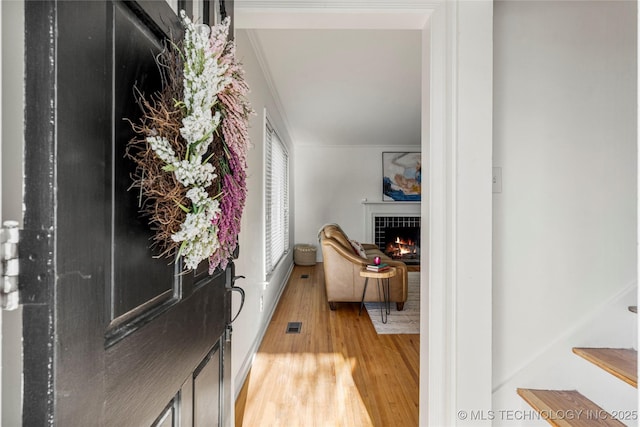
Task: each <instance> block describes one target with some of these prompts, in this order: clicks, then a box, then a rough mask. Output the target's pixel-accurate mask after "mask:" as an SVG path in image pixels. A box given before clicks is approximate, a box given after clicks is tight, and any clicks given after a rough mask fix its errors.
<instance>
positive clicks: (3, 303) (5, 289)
mask: <svg viewBox="0 0 640 427" xmlns="http://www.w3.org/2000/svg"><path fill="white" fill-rule="evenodd" d="M19 242H20V229H19V228H18V222H17V221H5V222H4V223H2V228H0V275H1V276H2V286H1V288H0V308H2V309H4V310H15V309H16V308H18V304H19V301H20V298H19V296H18V274H19V273H20V267H19V258H18V243H19Z"/></svg>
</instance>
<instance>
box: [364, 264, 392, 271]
mask: <svg viewBox="0 0 640 427" xmlns="http://www.w3.org/2000/svg"><path fill="white" fill-rule="evenodd" d="M388 269H389V265H388V264H385V263H382V264H379V265H376V264H367V270H369V271H377V272H380V271H386V270H388Z"/></svg>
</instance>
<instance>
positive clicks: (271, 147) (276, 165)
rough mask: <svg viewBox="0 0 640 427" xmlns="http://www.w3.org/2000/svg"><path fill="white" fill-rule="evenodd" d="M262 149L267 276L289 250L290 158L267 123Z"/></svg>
mask: <svg viewBox="0 0 640 427" xmlns="http://www.w3.org/2000/svg"><path fill="white" fill-rule="evenodd" d="M265 145H266V147H265V149H266V155H265V208H266V209H265V211H266V212H265V221H266V224H265V225H266V227H265V230H266V236H265V237H266V238H265V242H266V248H265V272H266V274H267V276H269V275H270V274H271V273H272V272H273V269H274V268H275V267H276V265H277V264H278V262H279V261H280V259H281V258H282V257H283V256H284V254H285V253H286V252H287V250H288V248H289V155H288V154H287V150H286V148H285V146H284V145H283V144H282V141H280V139H279V138H278V135H277V134H276V133H275V131H274V130H273V128H272V127H271V125H270V124H269V122H267V129H266V144H265Z"/></svg>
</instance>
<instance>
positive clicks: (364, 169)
mask: <svg viewBox="0 0 640 427" xmlns="http://www.w3.org/2000/svg"><path fill="white" fill-rule="evenodd" d="M362 142H363V141H354V142H353V145H349V146H323V147H319V146H313V145H304V144H303V145H300V146H296V157H295V169H294V177H295V182H296V190H295V191H296V193H295V195H296V207H295V209H296V216H295V235H296V243H309V244H314V245H316V246H317V245H318V237H317V236H318V230H319V229H320V227H322V226H323V225H324V224H327V223H337V224H339V225H340V226H341V227H342V229H343V230H344V231H345V233H347V234H348V235H349V237H350V238H352V239H355V240H357V241H361V242H362V241H365V240H367V236H366V235H365V232H364V221H365V207H364V205H363V203H362V201H363V200H364V199H367V200H368V201H370V202H375V201H378V202H380V201H382V152H383V151H420V150H421V147H420V145H413V146H412V145H406V146H388V147H381V146H367V145H363V144H362ZM369 243H372V242H369ZM320 252H321V251H320V248H319V247H318V252H317V257H318V260H320V259H321V253H320Z"/></svg>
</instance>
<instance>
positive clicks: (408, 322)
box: [364, 271, 420, 334]
mask: <svg viewBox="0 0 640 427" xmlns="http://www.w3.org/2000/svg"><path fill="white" fill-rule="evenodd" d="M408 288H409V289H408V290H409V294H408V297H407V301H406V302H405V303H404V310H402V311H398V310H397V309H396V304H395V303H391V312H390V313H389V317H388V320H387V323H382V319H381V318H380V303H378V302H366V303H364V306H365V308H366V309H367V312H368V313H369V317H370V318H371V322H372V323H373V326H374V327H375V328H376V332H377V333H378V334H419V333H420V272H419V271H410V272H409V276H408Z"/></svg>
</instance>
